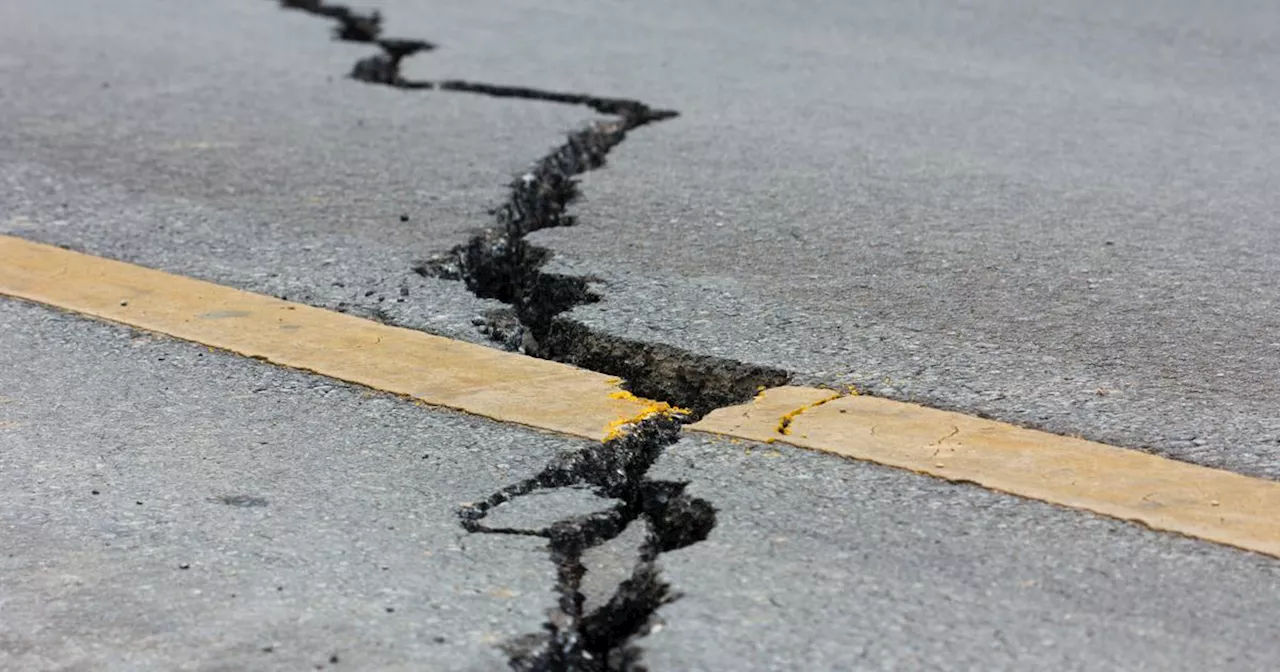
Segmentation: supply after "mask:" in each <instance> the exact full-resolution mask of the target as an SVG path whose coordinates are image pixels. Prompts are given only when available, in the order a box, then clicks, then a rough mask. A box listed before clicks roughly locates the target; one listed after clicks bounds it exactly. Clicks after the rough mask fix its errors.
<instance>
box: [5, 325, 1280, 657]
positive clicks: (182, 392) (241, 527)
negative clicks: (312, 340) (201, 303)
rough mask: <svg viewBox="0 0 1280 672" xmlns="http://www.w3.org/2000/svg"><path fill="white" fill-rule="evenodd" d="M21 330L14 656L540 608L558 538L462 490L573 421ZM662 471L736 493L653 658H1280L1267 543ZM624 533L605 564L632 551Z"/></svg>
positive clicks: (884, 479)
mask: <svg viewBox="0 0 1280 672" xmlns="http://www.w3.org/2000/svg"><path fill="white" fill-rule="evenodd" d="M0 333H2V334H4V340H5V345H6V347H5V348H3V349H0V381H3V391H4V395H5V396H4V398H3V399H0V420H3V421H4V422H3V423H0V447H3V450H0V493H3V494H0V534H3V538H4V539H5V543H4V549H3V554H2V555H0V669H5V670H54V669H113V670H144V669H154V670H171V669H189V670H230V669H253V670H273V669H281V670H284V669H315V668H317V667H322V668H324V669H431V670H498V669H504V668H505V667H506V659H505V655H504V654H503V652H502V651H501V650H500V649H499V645H500V644H502V643H504V642H506V641H508V640H510V639H512V638H515V637H518V636H521V635H524V634H527V633H532V632H537V631H538V630H539V628H540V626H541V623H542V622H543V620H544V619H545V617H546V616H545V612H546V610H547V609H548V608H549V607H550V606H551V605H552V603H553V599H554V596H553V594H552V590H551V587H552V585H553V583H554V579H555V577H554V571H553V566H552V564H551V562H550V561H549V560H548V557H547V554H546V552H545V550H544V548H543V544H544V540H542V539H539V538H534V537H519V536H508V535H484V534H479V535H468V534H466V533H465V532H463V530H462V528H461V527H460V526H459V524H458V518H457V516H456V511H457V507H458V505H459V503H461V502H465V501H473V500H475V499H477V498H480V497H484V496H486V495H487V494H488V493H489V492H491V491H495V490H497V489H498V488H500V487H502V486H504V485H507V484H508V483H511V482H514V481H517V480H519V479H522V478H525V477H528V476H530V475H532V474H533V473H535V472H537V471H538V470H540V469H541V468H542V467H543V465H544V463H545V462H546V461H547V460H548V459H549V458H550V457H551V456H553V455H555V454H557V453H558V452H560V451H564V450H568V449H572V448H574V447H576V446H578V445H580V444H581V442H578V441H573V440H568V439H561V438H556V437H551V436H547V435H543V434H539V433H536V432H533V431H531V430H527V429H520V428H513V427H509V426H503V425H500V424H497V423H493V422H489V421H485V420H482V419H476V418H471V417H467V416H463V415H459V414H455V413H449V412H445V411H439V410H433V409H426V408H422V407H419V406H415V405H413V404H410V403H408V402H405V401H403V400H400V399H397V398H394V397H391V396H390V395H384V394H378V393H374V392H369V391H365V390H361V389H359V388H354V387H352V386H348V385H344V384H342V383H337V382H334V381H331V380H327V379H324V378H321V377H318V376H313V375H309V374H305V373H301V372H294V371H288V370H281V369H278V368H275V367H273V366H271V365H268V364H264V363H260V362H255V361H251V360H245V359H243V358H238V357H235V356H233V355H229V354H226V353H220V352H211V351H209V350H208V349H207V348H204V347H201V346H198V345H194V344H188V343H182V342H176V341H172V340H170V339H166V338H163V337H157V336H152V335H148V334H143V333H139V332H135V331H132V330H129V329H126V328H122V327H116V326H111V325H105V324H98V323H94V322H90V321H87V320H84V319H81V318H78V317H75V316H70V315H66V314H62V313H59V312H56V311H52V310H48V309H46V308H42V307H37V306H32V305H28V304H25V303H20V302H14V301H0ZM651 476H652V477H653V478H663V479H672V480H688V481H691V482H692V485H691V486H690V488H691V494H692V495H694V496H697V497H703V498H706V499H708V500H710V501H712V502H713V503H714V504H715V505H716V506H717V507H718V509H719V511H718V513H717V518H718V525H717V527H716V528H715V529H714V530H713V531H712V534H711V536H710V537H709V538H708V539H707V540H706V541H704V542H702V543H699V544H695V545H693V546H690V547H688V548H686V549H683V550H678V551H674V552H672V553H669V554H666V555H664V556H662V557H661V558H660V562H659V564H660V567H661V568H662V569H663V570H664V576H665V577H666V579H667V580H668V581H670V582H671V583H672V584H673V586H674V588H675V590H676V591H677V592H679V593H680V594H682V597H681V598H680V599H678V600H677V601H675V602H674V603H673V604H670V605H668V606H666V607H663V608H662V609H661V610H660V611H659V617H660V619H661V623H660V628H659V629H658V630H657V631H656V632H655V633H654V634H652V635H650V636H649V637H646V638H643V639H641V640H640V642H639V643H640V646H641V649H642V651H643V655H644V658H643V661H644V662H645V663H647V664H648V665H649V666H650V669H653V670H840V669H855V668H856V669H1029V668H1034V669H1187V670H1192V669H1198V670H1203V669H1241V670H1246V669H1263V668H1266V667H1269V666H1270V665H1271V664H1273V663H1274V661H1275V660H1277V659H1280V639H1277V638H1276V637H1274V628H1275V625H1274V624H1275V623H1276V622H1277V618H1278V617H1280V573H1278V568H1277V565H1276V563H1275V562H1274V560H1272V559H1269V558H1263V557H1260V556H1255V555H1252V554H1249V553H1242V552H1238V551H1234V550H1231V549H1227V548H1222V547H1219V546H1215V545H1213V544H1206V543H1203V542H1198V541H1193V540H1188V539H1182V538H1178V537H1174V536H1171V535H1164V534H1157V533H1154V532H1150V531H1147V530H1144V529H1141V528H1138V527H1136V526H1133V525H1129V524H1125V523H1121V522H1117V521H1111V520H1105V519H1100V518H1097V517H1094V516H1090V515H1087V514H1082V513H1079V512H1075V511H1068V510H1063V509H1060V508H1056V507H1052V506H1049V505H1044V504H1040V503H1037V502H1028V501H1025V500H1021V499H1018V498H1015V497H1010V496H1007V495H1002V494H998V493H993V492H989V491H986V490H982V489H979V488H976V487H972V486H967V485H955V484H948V483H944V482H939V481H935V480H932V479H928V478H924V477H921V476H917V475H913V474H908V473H903V472H899V471H894V470H890V469H885V468H881V467H877V466H873V465H865V464H859V463H855V462H850V461H845V460H841V459H838V458H834V457H829V456H822V455H817V454H814V453H809V452H805V451H800V450H794V449H789V448H784V447H773V446H763V445H757V444H750V443H743V442H735V443H730V442H727V441H723V440H716V439H710V438H695V437H689V438H685V439H684V440H682V441H681V442H680V443H678V444H676V445H675V446H673V447H671V448H670V449H668V451H667V452H666V454H665V455H664V456H663V458H661V459H660V461H659V462H658V464H657V465H656V466H655V467H654V468H653V469H652V470H651ZM516 504H519V506H515V505H516ZM604 504H607V502H606V501H600V502H599V503H597V504H594V505H593V503H592V502H590V501H589V500H584V498H583V493H582V491H580V490H570V491H566V492H560V493H554V492H553V493H548V494H546V495H538V496H536V497H532V498H531V499H527V500H517V502H513V503H512V505H513V507H514V508H513V509H512V510H511V511H510V512H508V513H506V514H503V515H502V516H500V517H498V518H496V519H495V520H502V521H504V523H506V524H511V525H513V526H519V525H526V526H530V527H533V526H537V525H541V524H545V522H546V520H549V519H554V518H560V517H562V515H563V514H564V513H578V512H582V511H587V510H591V509H592V508H594V507H598V506H603V505H604ZM495 516H498V513H497V512H495ZM544 519H546V520H544ZM490 522H495V521H490ZM615 542H616V543H613V544H609V545H605V546H601V547H598V548H597V549H593V552H592V553H591V554H590V555H589V557H588V558H587V562H586V564H587V566H588V568H589V573H588V577H587V581H586V584H587V586H586V587H587V588H588V589H592V588H593V586H592V585H591V584H592V582H593V581H608V580H614V581H617V580H621V579H623V578H626V576H627V573H626V572H625V571H620V570H625V569H626V568H628V567H629V564H630V563H631V562H632V561H633V560H634V547H635V545H637V544H638V543H639V539H638V538H637V537H636V535H635V534H634V533H630V534H628V535H623V536H622V537H619V538H618V539H616V540H615ZM594 588H595V589H596V590H597V593H596V594H597V597H595V598H593V599H594V602H593V603H594V604H598V603H599V602H600V598H599V597H598V595H599V594H600V593H607V591H609V590H612V588H613V586H594ZM335 657H336V658H335Z"/></svg>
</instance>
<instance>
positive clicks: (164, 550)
mask: <svg viewBox="0 0 1280 672" xmlns="http://www.w3.org/2000/svg"><path fill="white" fill-rule="evenodd" d="M0 333H3V334H4V339H3V340H4V344H5V347H3V348H0V381H3V385H2V386H0V387H3V390H2V391H0V394H3V396H4V399H3V402H4V403H2V404H0V420H3V421H4V422H3V423H0V446H2V448H0V493H3V494H2V495H0V530H3V537H4V539H5V543H4V549H3V553H0V566H2V570H0V596H3V597H0V614H3V617H0V668H4V669H25V670H35V669H55V668H56V669H63V668H64V667H66V666H70V667H77V666H89V667H92V668H94V669H118V670H125V669H129V670H139V669H157V670H174V669H202V670H211V669H262V670H266V669H282V670H283V669H295V670H296V669H302V668H306V669H311V668H312V666H313V665H326V666H327V665H328V664H329V660H330V657H331V656H336V657H337V658H338V659H339V660H341V662H342V666H346V667H352V668H355V669H406V670H407V669H424V667H425V668H430V669H441V670H492V669H499V668H501V667H504V666H505V664H506V656H505V654H503V653H502V651H501V650H499V649H497V648H496V646H497V645H498V644H500V643H502V642H504V641H506V640H508V639H510V638H513V637H516V636H520V635H524V634H526V633H531V632H537V631H539V630H540V628H541V625H542V623H543V622H544V621H545V620H546V613H545V612H546V610H547V609H548V608H549V607H551V606H552V605H553V604H554V602H555V594H554V592H553V586H554V582H555V567H554V565H553V564H552V562H551V561H550V559H549V558H548V556H547V552H546V549H545V545H546V542H545V540H544V539H539V538H535V537H519V538H517V537H498V536H492V535H472V534H468V533H466V532H465V531H464V530H463V528H462V527H461V525H460V524H459V519H458V513H457V512H458V507H459V506H460V505H461V504H463V503H464V502H468V501H471V500H474V499H477V498H481V497H484V496H487V495H488V494H489V493H490V492H491V491H493V490H497V489H499V488H501V487H503V486H504V485H506V484H507V483H508V482H510V481H513V480H517V479H519V478H523V477H525V476H526V475H527V474H529V473H532V472H535V471H537V470H538V469H540V468H541V467H542V466H543V464H544V463H545V462H546V461H547V460H549V459H550V458H551V457H552V456H554V455H556V454H557V453H559V452H562V451H565V450H570V449H573V448H576V447H578V446H580V445H586V444H588V443H589V442H584V441H578V440H574V439H568V438H564V437H559V436H552V435H548V434H544V433H539V432H534V431H531V430H528V429H523V428H518V427H514V426H510V425H501V424H497V423H494V422H490V421H486V420H482V419H479V418H475V417H472V416H466V415H461V414H458V413H452V412H446V411H440V410H433V409H427V408H424V407H421V406H418V405H414V404H411V403H409V402H407V401H403V400H400V399H398V398H395V397H393V396H391V395H387V394H382V393H374V392H370V391H367V390H363V389H360V388H357V387H354V386H350V385H345V384H342V383H339V382H336V381H333V380H330V379H325V378H321V377H318V376H312V375H308V374H305V373H301V372H297V371H290V370H286V369H280V368H277V367H275V366H271V365H268V364H263V363H260V362H254V361H252V360H248V359H245V358H241V357H238V356H234V355H230V354H227V353H222V352H217V351H211V350H209V349H207V348H205V347H202V346H198V345H193V344H188V343H182V342H178V341H173V340H170V339H167V338H164V337H159V336H154V335H151V334H145V333H141V332H136V331H133V330H130V329H126V328H121V327H116V326H109V325H104V324H99V323H95V322H91V321H88V320H85V319H82V318H79V317H73V316H69V315H66V314H62V313H59V312H55V311H51V310H48V309H45V308H40V307H35V306H32V305H29V304H25V303H21V302H16V301H12V300H7V299H6V300H3V301H0ZM335 667H340V666H335Z"/></svg>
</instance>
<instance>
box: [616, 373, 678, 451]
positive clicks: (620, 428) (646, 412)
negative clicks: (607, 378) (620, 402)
mask: <svg viewBox="0 0 1280 672" xmlns="http://www.w3.org/2000/svg"><path fill="white" fill-rule="evenodd" d="M615 380H616V379H615ZM609 398H610V399H627V400H633V401H638V402H641V403H645V404H646V406H645V407H644V408H643V409H641V410H640V412H639V413H636V414H635V415H634V416H632V417H629V418H618V419H617V420H614V421H613V422H611V423H609V427H608V429H607V430H606V431H605V435H604V439H603V440H604V441H611V440H613V439H616V438H618V437H621V436H622V435H623V434H625V433H626V431H627V429H629V428H631V427H634V426H635V425H637V424H638V423H640V422H641V421H643V420H646V419H648V418H651V417H653V416H655V415H689V409H687V408H680V407H679V406H672V405H671V404H668V403H667V402H665V401H653V400H651V399H642V398H640V397H637V396H636V395H634V394H631V393H630V392H628V391H626V390H617V391H615V392H611V393H610V394H609Z"/></svg>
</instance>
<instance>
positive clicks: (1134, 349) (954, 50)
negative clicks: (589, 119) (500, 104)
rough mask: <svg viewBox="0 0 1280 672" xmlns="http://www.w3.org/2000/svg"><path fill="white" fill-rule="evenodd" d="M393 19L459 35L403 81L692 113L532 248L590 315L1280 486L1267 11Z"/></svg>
mask: <svg viewBox="0 0 1280 672" xmlns="http://www.w3.org/2000/svg"><path fill="white" fill-rule="evenodd" d="M384 7H385V9H386V11H387V14H388V16H389V17H394V21H395V22H396V25H409V26H416V22H415V18H416V17H418V16H422V17H424V18H423V19H421V21H422V23H423V24H424V25H426V23H427V21H428V19H427V18H426V17H427V16H428V15H429V16H430V27H431V29H432V30H433V31H439V34H440V35H441V36H442V39H443V36H446V35H447V36H449V37H450V40H451V41H456V42H458V43H460V44H465V45H467V50H466V53H465V55H463V54H462V53H460V52H459V51H457V50H441V51H440V52H439V53H438V54H432V55H431V56H429V57H425V58H423V59H421V60H419V61H414V62H412V63H411V64H410V68H411V69H412V68H413V67H421V68H423V69H427V68H430V69H433V70H437V69H438V70H447V71H449V72H451V73H452V72H455V71H456V72H458V73H459V76H464V75H465V76H467V77H473V78H480V79H484V78H491V79H492V78H501V77H507V78H513V79H517V80H520V81H523V82H528V83H530V84H534V85H544V86H569V87H576V88H581V89H586V90H594V91H599V90H608V91H612V90H614V89H618V88H623V89H624V92H625V94H626V95H630V96H634V97H637V98H639V99H641V100H645V101H647V102H650V103H652V104H655V105H664V106H670V107H673V108H675V109H677V110H679V111H680V112H681V116H680V117H679V118H677V119H675V120H672V121H669V122H664V123H663V124H661V125H660V126H658V127H655V128H653V129H648V130H645V131H644V132H643V133H642V134H637V136H636V137H635V138H634V139H632V140H629V141H628V142H627V143H626V144H624V145H623V146H622V147H620V148H619V149H618V150H617V151H615V152H614V153H613V154H612V155H611V157H610V164H611V166H610V168H609V169H608V170H604V171H597V172H593V173H590V174H588V175H586V176H585V177H584V179H583V185H584V191H585V192H586V194H587V197H586V198H585V199H584V200H583V202H582V203H581V204H579V205H578V206H576V209H575V212H576V213H577V214H579V216H580V222H581V223H580V225H579V226H577V227H575V228H572V229H553V230H547V231H543V232H539V233H537V234H535V235H534V236H533V240H535V241H537V242H539V243H540V244H543V245H548V246H550V247H551V248H552V249H553V250H554V251H556V252H557V253H558V254H559V256H558V257H557V263H556V265H555V266H554V269H555V270H568V271H570V272H575V273H580V274H584V275H591V276H595V277H599V278H601V279H602V281H603V282H602V286H601V287H600V291H601V293H602V294H603V295H604V296H605V298H606V300H605V301H603V302H601V303H599V304H594V305H590V306H585V307H581V308H579V309H577V310H576V311H575V312H574V313H573V317H574V318H575V319H577V320H580V321H583V322H585V323H587V324H588V325H590V326H592V327H593V328H596V329H598V330H603V331H606V332H608V333H613V334H617V335H620V336H625V337H629V338H635V339H641V340H647V341H658V342H665V343H669V344H672V345H677V346H679V347H682V348H686V349H689V350H693V351H696V352H702V353H708V354H717V355H720V356H725V357H730V358H734V359H739V360H743V361H750V362H755V363H760V364H767V365H773V366H780V367H782V368H785V369H788V370H790V371H793V372H796V373H797V374H799V379H800V380H804V381H808V382H823V383H828V384H837V385H841V384H846V383H854V384H857V385H858V386H859V387H860V388H863V389H865V390H867V391H870V392H872V393H875V394H879V395H884V396H890V397H894V398H900V399H915V400H918V401H922V402H925V403H928V404H930V405H935V406H940V407H945V408H950V409H960V410H964V411H969V412H980V413H984V414H988V415H992V416H995V417H998V418H1000V419H1003V420H1008V421H1012V422H1016V423H1020V424H1028V425H1031V426H1035V427H1039V428H1043V429H1047V430H1050V431H1055V432H1062V433H1071V434H1083V435H1085V436H1087V437H1089V438H1093V439H1098V440H1102V441H1107V442H1111V443H1116V444H1120V445H1125V446H1131V447H1136V448H1144V449H1150V450H1153V451H1155V452H1158V453H1161V454H1165V455H1170V456H1173V457H1177V458H1179V459H1185V460H1189V461H1194V462H1198V463H1201V464H1206V465H1211V466H1216V467H1222V468H1228V469H1233V470H1238V471H1243V472H1247V473H1250V474H1255V475H1263V476H1267V477H1272V478H1274V477H1276V476H1277V475H1280V459H1278V458H1280V415H1278V414H1277V412H1276V408H1277V407H1278V405H1280V382H1278V381H1280V378H1277V376H1276V374H1275V372H1276V371H1277V370H1280V339H1278V338H1277V337H1276V334H1277V333H1280V283H1278V281H1277V278H1280V233H1278V232H1280V228H1277V227H1276V226H1275V214H1274V213H1275V212H1276V211H1277V206H1278V205H1280V201H1278V200H1277V199H1280V196H1277V194H1280V191H1278V190H1277V189H1275V185H1276V184H1277V177H1278V175H1277V170H1278V168H1277V167H1278V166H1280V163H1277V161H1276V158H1275V151H1274V147H1276V146H1277V144H1280V111H1277V108H1276V106H1274V105H1273V104H1271V102H1272V101H1273V100H1274V99H1275V98H1276V95H1277V92H1278V90H1280V65H1277V63H1278V62H1277V60H1276V51H1275V45H1276V44H1278V43H1280V34H1278V33H1277V31H1280V20H1277V19H1278V18H1280V17H1278V16H1277V13H1280V8H1278V6H1277V5H1276V4H1275V3H1271V2H1257V1H1250V0H1228V1H1226V2H1217V3H1208V4H1206V3H1201V2H1191V1H1177V2H1165V3H1159V4H1134V3H1119V4H1118V3H1109V2H1103V1H1100V0H1098V1H1094V0H1074V1H1072V2H1058V3H1052V5H1028V4H1027V3H1021V2H1014V1H1008V0H982V1H977V2H966V3H953V2H945V1H941V0H939V1H936V2H934V1H921V2H894V3H890V2H846V3H817V2H809V3H770V2H748V3H741V2H734V3H723V2H703V3H679V2H648V3H644V4H643V6H633V5H632V4H631V3H626V4H625V6H624V5H623V3H607V2H606V3H599V2H564V3H556V6H555V8H554V9H548V8H546V7H542V6H532V5H523V4H521V3H486V5H485V7H484V8H471V7H467V8H466V9H465V10H464V9H461V8H453V9H452V10H450V9H448V8H436V7H432V8H430V9H429V10H428V9H427V8H425V7H423V6H421V5H418V4H417V3H409V2H404V3H389V4H386V5H385V6H384ZM402 22H403V23H402ZM517 27H519V29H518V30H517ZM546 35H570V36H572V40H571V46H570V45H566V46H564V47H562V48H554V47H548V45H547V44H546V39H545V37H544V36H546ZM581 53H589V54H591V58H590V62H589V63H584V62H583V61H582V59H580V58H579V54H581ZM477 54H479V55H481V58H482V60H481V61H480V62H479V63H476V62H473V57H474V56H475V55H477ZM464 59H465V60H466V63H465V64H464V63H461V62H460V61H462V60H464Z"/></svg>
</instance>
